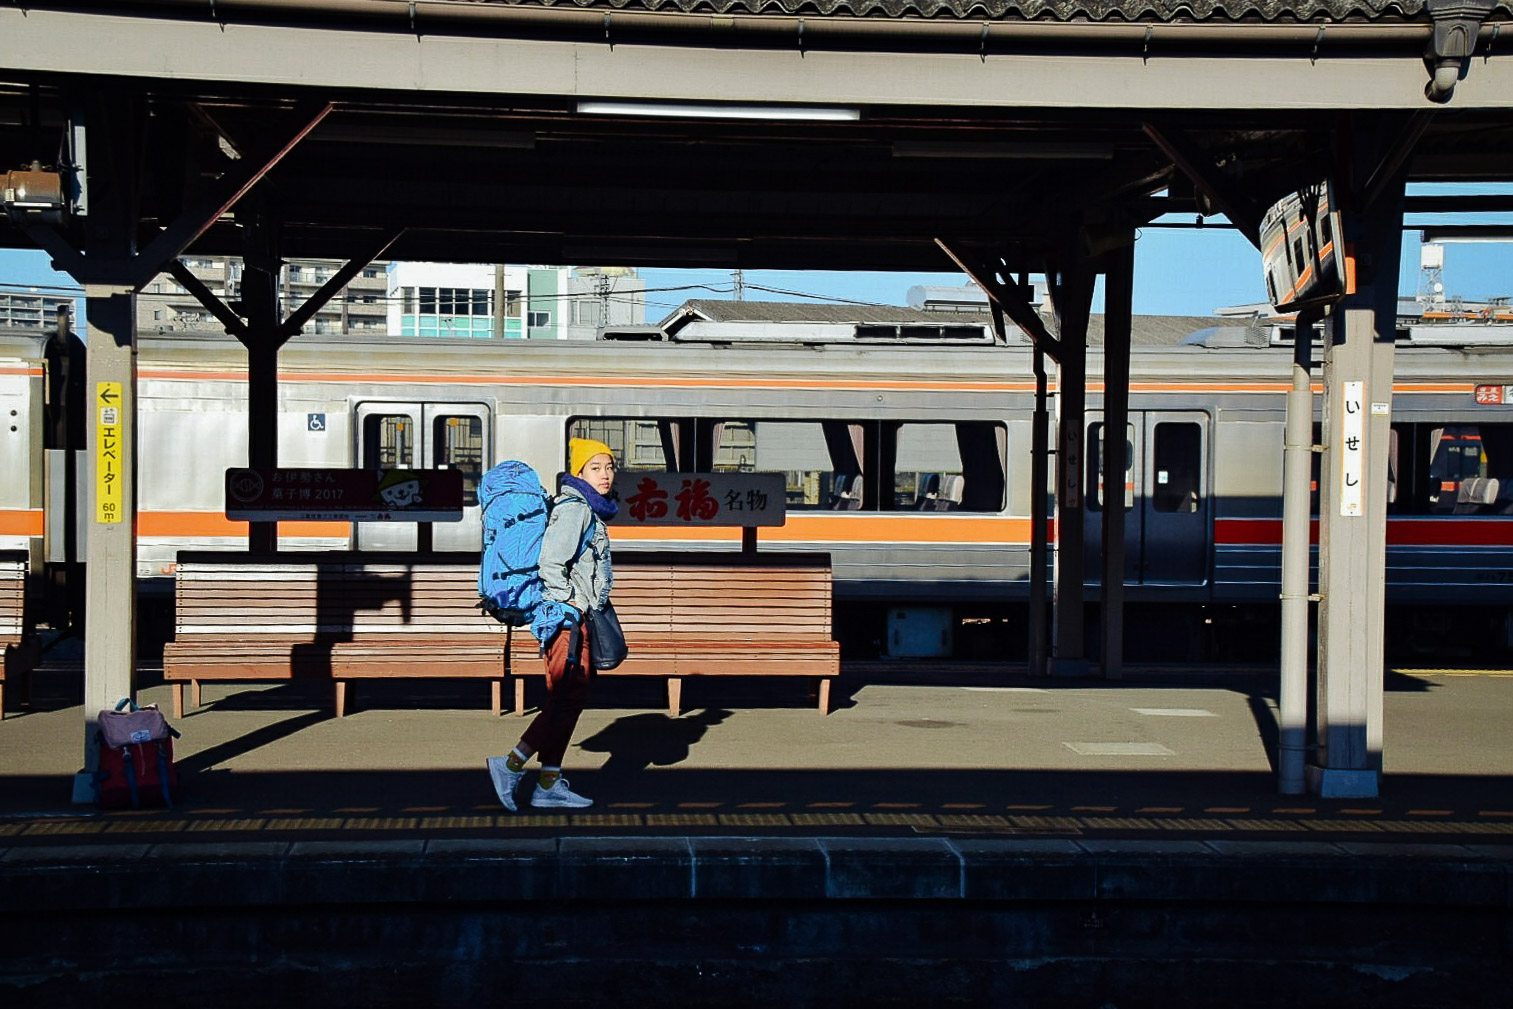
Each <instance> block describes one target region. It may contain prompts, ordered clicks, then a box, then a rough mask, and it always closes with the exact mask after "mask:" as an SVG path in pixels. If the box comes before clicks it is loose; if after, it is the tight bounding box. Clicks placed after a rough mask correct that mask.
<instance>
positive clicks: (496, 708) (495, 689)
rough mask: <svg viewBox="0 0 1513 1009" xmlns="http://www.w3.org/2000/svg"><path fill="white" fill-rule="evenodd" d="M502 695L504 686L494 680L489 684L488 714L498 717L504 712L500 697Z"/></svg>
mask: <svg viewBox="0 0 1513 1009" xmlns="http://www.w3.org/2000/svg"><path fill="white" fill-rule="evenodd" d="M503 693H504V684H503V683H500V682H499V681H498V680H494V681H493V682H491V683H490V684H489V701H490V705H491V707H490V713H491V714H494V715H498V714H499V713H500V712H501V711H503V710H504V701H503V699H502V697H501V695H502V694H503Z"/></svg>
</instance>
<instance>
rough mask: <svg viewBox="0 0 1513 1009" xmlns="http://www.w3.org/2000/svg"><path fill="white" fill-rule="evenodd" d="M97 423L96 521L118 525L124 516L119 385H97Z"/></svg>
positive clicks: (122, 423) (107, 383) (121, 422)
mask: <svg viewBox="0 0 1513 1009" xmlns="http://www.w3.org/2000/svg"><path fill="white" fill-rule="evenodd" d="M95 408H96V409H98V410H99V411H100V418H99V420H100V423H99V425H98V426H97V428H96V438H95V521H96V522H103V523H113V522H120V521H121V517H122V516H123V515H124V514H125V513H126V509H125V502H124V501H123V500H122V494H121V486H122V480H121V436H122V433H123V432H122V428H123V427H124V419H123V418H122V416H121V383H120V382H96V383H95Z"/></svg>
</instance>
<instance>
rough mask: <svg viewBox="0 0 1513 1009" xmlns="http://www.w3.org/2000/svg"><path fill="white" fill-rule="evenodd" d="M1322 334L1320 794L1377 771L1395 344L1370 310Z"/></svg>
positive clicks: (1369, 789) (1313, 780) (1343, 791)
mask: <svg viewBox="0 0 1513 1009" xmlns="http://www.w3.org/2000/svg"><path fill="white" fill-rule="evenodd" d="M1395 322H1396V320H1395V319H1393V320H1392V321H1390V322H1388V326H1393V325H1395ZM1329 331H1330V339H1329V341H1328V346H1327V347H1326V349H1325V352H1324V460H1323V467H1322V472H1323V474H1324V479H1323V480H1322V484H1323V496H1322V498H1321V503H1320V506H1319V595H1320V603H1319V686H1318V690H1319V697H1318V739H1319V748H1318V753H1317V756H1316V762H1315V764H1314V766H1313V767H1311V768H1310V775H1309V781H1310V784H1311V785H1312V786H1313V790H1314V791H1316V792H1318V793H1320V794H1322V795H1325V796H1341V797H1349V796H1373V795H1376V794H1377V791H1378V788H1379V781H1378V775H1379V773H1380V770H1381V682H1382V675H1383V670H1382V629H1383V613H1382V611H1383V608H1384V605H1385V600H1384V594H1383V583H1384V579H1385V577H1386V553H1385V543H1386V536H1387V509H1386V501H1387V445H1388V432H1389V424H1390V421H1391V411H1392V349H1393V348H1392V342H1391V339H1390V336H1389V339H1386V340H1378V339H1377V320H1376V313H1375V312H1374V311H1373V310H1372V309H1370V308H1347V309H1345V310H1344V311H1340V312H1336V313H1335V314H1334V315H1333V316H1331V318H1330V324H1329ZM1389 334H1390V329H1389ZM1384 379H1385V381H1384ZM1378 544H1380V545H1382V546H1381V547H1380V548H1378V546H1377V545H1378Z"/></svg>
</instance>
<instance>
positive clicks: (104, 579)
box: [73, 284, 137, 802]
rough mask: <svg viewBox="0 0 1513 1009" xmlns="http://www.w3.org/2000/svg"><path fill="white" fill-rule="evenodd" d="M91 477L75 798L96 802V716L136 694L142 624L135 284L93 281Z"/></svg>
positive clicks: (89, 311) (89, 315) (89, 294)
mask: <svg viewBox="0 0 1513 1009" xmlns="http://www.w3.org/2000/svg"><path fill="white" fill-rule="evenodd" d="M84 293H85V298H86V308H85V317H86V320H87V324H88V350H87V352H86V355H87V356H86V365H85V372H86V390H87V396H88V399H87V404H88V405H87V411H88V416H87V420H86V431H87V439H88V441H87V446H86V451H85V459H86V462H85V467H84V469H85V472H86V474H87V476H86V477H85V483H86V485H87V486H88V488H89V500H90V501H91V504H90V510H89V514H88V515H87V516H86V518H87V520H88V522H89V538H88V542H87V547H86V552H85V559H86V562H87V566H86V568H85V588H84V593H85V607H86V612H87V613H88V620H89V633H88V634H87V635H86V637H85V640H84V770H82V771H80V772H79V773H78V774H77V775H75V777H74V788H73V800H74V801H75V802H92V801H94V786H93V780H92V779H93V774H94V771H95V769H96V760H97V755H96V753H95V748H94V745H93V741H94V735H95V730H96V728H97V717H96V716H97V715H98V714H99V712H100V711H101V710H102V709H105V708H113V707H115V705H116V702H117V701H119V700H120V699H121V698H123V697H134V696H135V682H134V679H135V671H136V653H137V648H136V644H137V642H136V627H137V620H136V616H137V593H136V573H137V540H136V443H137V414H136V404H137V344H136V326H137V311H136V295H135V293H134V292H133V290H132V289H131V288H130V287H124V286H112V285H106V284H86V285H85V288H84Z"/></svg>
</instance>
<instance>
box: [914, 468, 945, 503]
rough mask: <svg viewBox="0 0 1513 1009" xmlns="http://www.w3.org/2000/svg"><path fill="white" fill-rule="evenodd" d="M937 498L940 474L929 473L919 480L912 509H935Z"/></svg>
mask: <svg viewBox="0 0 1513 1009" xmlns="http://www.w3.org/2000/svg"><path fill="white" fill-rule="evenodd" d="M939 499H940V474H939V473H931V474H929V475H928V476H926V477H925V478H924V479H923V480H921V481H920V482H919V490H918V491H917V492H916V493H915V495H914V510H915V511H920V512H932V511H934V510H935V502H936V501H937V500H939Z"/></svg>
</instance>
